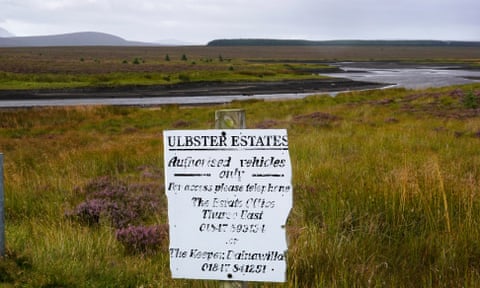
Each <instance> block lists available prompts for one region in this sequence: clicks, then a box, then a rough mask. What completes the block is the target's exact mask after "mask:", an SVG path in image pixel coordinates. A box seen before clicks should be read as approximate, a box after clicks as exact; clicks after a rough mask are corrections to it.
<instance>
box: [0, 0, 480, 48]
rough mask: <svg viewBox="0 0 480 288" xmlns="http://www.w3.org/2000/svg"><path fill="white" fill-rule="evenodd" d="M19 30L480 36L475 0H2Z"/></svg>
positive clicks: (147, 35)
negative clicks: (253, 0)
mask: <svg viewBox="0 0 480 288" xmlns="http://www.w3.org/2000/svg"><path fill="white" fill-rule="evenodd" d="M0 7H2V10H1V11H0V19H3V22H2V27H3V28H5V29H7V30H9V31H11V32H12V33H14V34H17V35H39V34H58V33H65V32H74V31H99V32H106V33H112V34H115V35H118V36H120V37H123V38H126V39H129V40H142V41H155V40H157V39H165V38H173V39H179V40H184V41H193V42H197V43H206V42H207V41H209V40H212V39H215V38H308V39H312V40H322V39H348V38H350V39H352V38H356V39H373V38H375V39H421V38H423V39H425V38H432V37H433V38H435V39H450V40H455V39H458V40H480V35H479V33H480V32H479V30H480V29H478V27H480V17H478V15H476V14H477V13H478V12H477V11H480V1H478V0H455V1H452V0H403V1H397V0H396V1H393V0H348V1H347V0H263V1H255V2H254V3H252V1H251V0H202V1H199V0H162V1H156V0H135V1H131V0H0Z"/></svg>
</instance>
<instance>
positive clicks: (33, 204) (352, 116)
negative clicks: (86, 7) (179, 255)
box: [0, 53, 480, 287]
mask: <svg viewBox="0 0 480 288" xmlns="http://www.w3.org/2000/svg"><path fill="white" fill-rule="evenodd" d="M162 55H165V53H162ZM160 57H162V56H160ZM162 58H163V57H162ZM76 59H77V62H78V56H77V58H76ZM129 59H132V58H129ZM85 61H87V60H85ZM162 61H164V60H163V59H162ZM172 61H173V60H172ZM146 62H147V64H148V63H150V60H148V61H146ZM147 64H145V65H147ZM141 65H144V64H139V65H138V66H141ZM198 65H199V64H198ZM228 65H230V64H228ZM136 66H137V65H136ZM227 67H228V66H227ZM259 69H260V68H259ZM262 69H263V68H262ZM235 70H237V68H236V69H235ZM239 70H241V69H239ZM479 97H480V84H472V85H465V86H459V87H447V88H441V89H428V90H404V89H389V90H379V91H369V92H352V93H346V94H341V95H338V96H337V97H334V98H332V97H329V96H311V97H308V98H305V99H302V100H294V101H279V102H264V101H258V100H251V101H246V102H238V103H233V104H230V105H226V106H225V105H222V106H221V107H214V106H203V107H188V108H187V107H180V106H176V105H169V106H161V107H152V108H138V107H106V106H98V107H64V108H34V109H15V110H13V109H10V110H1V111H0V151H1V152H3V153H4V155H5V199H6V200H5V203H6V239H7V255H6V257H5V258H4V259H1V260H0V285H4V286H5V287H219V283H218V282H215V281H196V280H180V279H179V280H173V279H170V274H169V273H170V272H169V257H168V253H167V252H166V251H165V249H161V248H160V249H153V247H150V246H149V247H147V248H148V249H147V248H145V249H146V250H145V251H147V252H148V253H147V252H142V251H131V246H128V245H130V244H129V243H130V242H129V241H131V238H128V236H125V238H117V237H116V236H115V228H114V227H113V226H112V225H111V222H110V221H109V218H108V217H107V218H99V219H96V220H95V221H94V222H95V223H94V225H92V224H91V222H89V224H85V223H83V222H79V221H76V220H75V219H74V218H72V217H71V213H70V214H69V213H68V211H73V210H74V209H75V207H77V208H78V206H77V205H78V204H79V203H81V202H82V201H84V200H85V199H86V197H88V195H90V194H88V193H87V191H88V187H92V185H93V184H92V183H96V184H95V185H106V186H102V187H110V188H109V189H113V188H112V187H124V188H122V189H127V190H128V191H132V192H134V193H136V192H135V191H139V192H138V193H144V195H147V196H146V197H153V196H152V194H149V193H145V191H146V192H151V191H155V193H154V195H157V196H158V197H160V198H161V199H157V200H155V201H157V202H155V203H159V205H160V206H159V207H156V209H155V210H151V212H150V214H149V215H144V216H142V218H141V219H140V218H139V219H137V220H136V221H138V223H137V224H141V225H145V226H149V227H151V225H164V224H166V223H167V217H166V214H165V213H166V202H165V201H164V200H165V199H164V189H163V188H162V187H163V186H162V184H163V168H162V167H163V155H162V151H163V144H162V136H161V135H162V131H163V130H164V129H207V128H212V127H213V126H214V111H215V110H217V109H224V108H239V107H241V108H244V109H245V110H246V112H247V121H248V123H247V126H248V127H249V128H287V129H288V134H289V146H290V157H291V159H292V165H293V185H294V207H293V210H292V212H291V214H290V217H289V220H288V223H287V233H288V239H289V243H290V244H289V252H288V271H287V273H288V283H285V284H263V283H252V284H250V287H476V286H478V283H480V244H479V241H478V239H479V238H480V225H479V222H480V198H478V197H477V196H478V193H479V192H480V190H479V189H480V169H479V167H480V155H479V153H478V147H479V143H480V117H479V111H478V110H477V109H475V108H476V107H474V105H473V103H478V101H477V102H474V101H476V100H473V99H478V98H479ZM475 105H477V104H475ZM98 179H103V180H102V181H107V182H106V183H105V184H101V183H104V182H102V181H100V182H98V181H99V180H98ZM105 179H106V180H105ZM98 183H100V184H98ZM142 187H144V188H145V187H149V188H148V189H147V190H145V189H144V188H142ZM140 188H141V190H137V189H140ZM152 189H153V190H152ZM142 191H143V192H142ZM129 195H130V194H129ZM127 196H128V195H127ZM128 197H133V196H131V195H130V196H128ZM128 197H127V198H126V200H124V201H131V200H129V199H131V198H128ZM112 199H113V198H112ZM122 203H123V202H122ZM139 207H140V206H139ZM125 209H127V208H125ZM77 211H78V210H77ZM142 211H143V210H142ZM69 215H70V216H69ZM102 217H103V216H102ZM112 217H113V216H112ZM120 219H121V220H122V219H123V220H124V219H125V218H120ZM97 220H98V221H97ZM111 220H113V218H112V219H111ZM145 229H147V228H145ZM122 231H123V230H122ZM122 235H124V234H122ZM119 240H122V241H123V242H120V241H119ZM164 244H165V243H163V245H164ZM129 247H130V248H129Z"/></svg>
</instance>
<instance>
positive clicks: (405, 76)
mask: <svg viewBox="0 0 480 288" xmlns="http://www.w3.org/2000/svg"><path fill="white" fill-rule="evenodd" d="M336 65H337V66H339V67H340V68H341V69H343V70H344V71H345V72H344V73H329V74H323V75H327V76H332V77H343V78H348V79H352V80H356V81H369V82H377V83H385V84H391V85H394V86H396V87H403V88H408V89H422V88H430V87H444V86H450V85H460V84H468V83H472V82H479V80H480V70H462V69H456V67H425V66H423V67H422V66H419V67H415V68H413V67H408V68H390V69H388V68H382V66H385V65H382V64H379V65H378V67H375V66H374V65H368V66H367V67H366V66H363V67H362V65H361V64H357V63H343V64H342V63H338V64H336ZM469 77H470V78H469ZM473 78H477V79H478V80H473Z"/></svg>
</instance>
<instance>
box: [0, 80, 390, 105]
mask: <svg viewBox="0 0 480 288" xmlns="http://www.w3.org/2000/svg"><path fill="white" fill-rule="evenodd" d="M384 86H385V84H379V83H374V82H364V81H353V80H350V79H345V78H328V79H312V80H284V81H239V82H184V83H178V84H172V85H153V86H119V87H93V88H91V87H89V88H70V89H38V90H0V100H41V99H80V98H86V99H92V98H135V97H138V98H142V97H175V96H178V97H188V96H229V95H243V96H246V97H248V96H253V95H263V94H287V93H327V92H336V91H348V90H360V89H374V88H381V87H384Z"/></svg>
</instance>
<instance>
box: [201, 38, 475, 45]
mask: <svg viewBox="0 0 480 288" xmlns="http://www.w3.org/2000/svg"><path fill="white" fill-rule="evenodd" d="M207 46H448V47H455V46H458V47H472V46H473V47H480V42H473V41H440V40H328V41H311V40H296V39H293V40H283V39H218V40H213V41H210V42H209V43H208V44H207Z"/></svg>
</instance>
